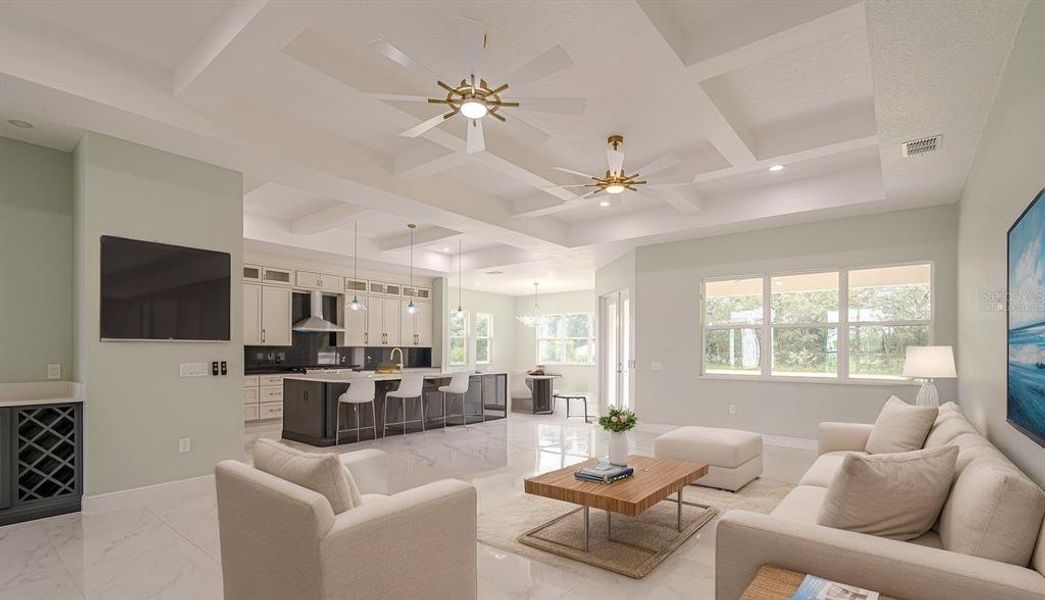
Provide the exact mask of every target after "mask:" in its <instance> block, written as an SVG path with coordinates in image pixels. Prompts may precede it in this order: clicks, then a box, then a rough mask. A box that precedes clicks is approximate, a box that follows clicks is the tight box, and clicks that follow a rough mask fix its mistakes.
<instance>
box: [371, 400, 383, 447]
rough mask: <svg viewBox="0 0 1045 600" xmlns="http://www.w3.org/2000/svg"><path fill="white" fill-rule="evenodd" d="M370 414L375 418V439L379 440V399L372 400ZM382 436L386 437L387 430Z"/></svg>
mask: <svg viewBox="0 0 1045 600" xmlns="http://www.w3.org/2000/svg"><path fill="white" fill-rule="evenodd" d="M370 416H371V417H373V419H374V441H377V400H371V401H370ZM381 437H385V432H383V431H382V432H381Z"/></svg>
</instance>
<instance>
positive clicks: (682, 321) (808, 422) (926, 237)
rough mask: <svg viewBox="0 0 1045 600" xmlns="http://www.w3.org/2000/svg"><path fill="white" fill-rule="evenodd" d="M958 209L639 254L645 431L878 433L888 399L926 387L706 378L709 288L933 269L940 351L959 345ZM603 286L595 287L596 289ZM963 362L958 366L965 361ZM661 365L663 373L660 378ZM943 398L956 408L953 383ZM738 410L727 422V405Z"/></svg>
mask: <svg viewBox="0 0 1045 600" xmlns="http://www.w3.org/2000/svg"><path fill="white" fill-rule="evenodd" d="M957 213H958V211H957V207H956V206H955V205H948V206H939V207H933V208H923V209H917V210H908V211H897V212H890V213H883V214H877V215H869V216H862V217H853V218H846V219H835V220H830V221H821V222H817V223H809V224H804V225H793V226H788V227H777V228H774V229H766V230H762V231H752V232H747V233H738V234H732V235H723V236H718V237H709V238H702V239H696V240H689V241H683V242H674V243H669V244H660V245H655V246H646V247H641V248H638V249H637V250H636V251H635V287H634V289H633V290H632V291H631V294H632V296H631V298H632V302H633V304H634V315H635V321H634V331H635V356H634V358H635V360H636V368H635V370H634V381H635V383H634V386H635V394H634V399H633V406H634V407H635V410H636V411H637V412H638V413H639V417H640V418H642V419H643V420H645V421H646V422H648V423H672V424H678V425H705V426H711V427H728V428H735V429H746V430H750V431H758V432H761V433H765V434H772V435H779V436H786V437H797V438H806V439H813V438H816V436H817V427H818V424H819V423H820V422H822V421H850V422H860V423H873V422H874V420H875V418H876V417H877V415H878V412H879V410H880V409H881V407H882V405H883V404H884V403H885V401H886V400H887V399H888V397H889V395H890V394H896V395H897V396H900V397H901V398H904V399H905V400H907V401H911V402H913V401H914V397H915V395H916V393H917V387H915V386H911V385H870V384H858V383H851V384H843V383H828V382H815V383H814V382H810V383H806V382H790V381H788V382H784V381H750V380H748V381H742V380H725V379H715V378H708V377H702V376H701V375H700V360H701V357H700V352H701V351H700V327H701V315H700V310H699V297H700V282H701V280H702V279H704V278H708V277H729V276H739V275H749V274H757V273H772V272H786V271H800V270H815V269H831V268H837V267H856V266H874V265H888V264H899V263H906V262H914V261H932V262H933V265H934V278H935V281H934V283H935V288H934V291H935V295H936V302H935V343H937V344H943V345H953V344H954V343H955V341H956V339H955V337H956V335H955V322H956V312H957V308H956V298H955V296H956V279H957V266H956V264H955V258H956V252H957V220H958V219H957V216H958V214H957ZM597 280H598V278H597ZM958 354H961V352H960V349H959V352H958ZM654 362H659V363H660V364H661V365H662V369H661V370H653V368H652V363H654ZM939 386H940V395H941V397H942V398H943V399H945V400H953V399H955V395H956V392H955V386H954V384H953V380H951V381H940V382H939ZM730 403H732V404H735V405H736V406H737V412H736V414H734V415H731V414H729V410H728V407H729V404H730Z"/></svg>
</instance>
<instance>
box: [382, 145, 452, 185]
mask: <svg viewBox="0 0 1045 600" xmlns="http://www.w3.org/2000/svg"><path fill="white" fill-rule="evenodd" d="M466 162H468V155H467V154H465V153H464V152H454V151H452V150H447V149H446V148H445V147H443V146H441V145H437V144H423V145H420V146H417V147H416V148H411V149H410V150H407V151H406V152H404V153H402V154H399V155H397V156H396V157H395V158H393V159H392V172H394V173H395V174H396V175H397V176H399V177H427V176H429V175H435V174H436V173H441V172H443V171H445V170H447V169H452V168H454V167H459V166H461V165H463V164H465V163H466Z"/></svg>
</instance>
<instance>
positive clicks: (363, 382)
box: [334, 379, 377, 446]
mask: <svg viewBox="0 0 1045 600" xmlns="http://www.w3.org/2000/svg"><path fill="white" fill-rule="evenodd" d="M376 395H377V386H376V385H375V383H374V380H373V379H357V380H355V381H353V382H352V383H350V384H348V391H346V392H345V393H343V394H341V395H340V396H339V397H338V399H337V417H336V420H335V421H334V427H337V428H338V429H336V430H335V431H334V445H335V446H336V445H337V444H340V443H341V438H340V436H341V432H342V431H352V430H353V429H355V431H356V443H359V430H360V429H373V430H374V438H375V439H376V438H377V408H376V407H375V406H374V396H376ZM368 402H369V403H370V415H371V417H373V419H374V424H373V425H370V426H369V427H361V426H360V423H359V405H360V404H366V403H368ZM342 404H351V405H352V408H353V410H355V414H356V426H355V427H354V428H353V427H349V428H348V429H341V405H342Z"/></svg>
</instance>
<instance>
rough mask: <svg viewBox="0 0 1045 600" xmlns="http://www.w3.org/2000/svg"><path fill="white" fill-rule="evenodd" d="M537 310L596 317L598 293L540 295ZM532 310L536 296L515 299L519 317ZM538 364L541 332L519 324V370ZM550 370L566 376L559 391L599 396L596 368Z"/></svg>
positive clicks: (550, 367) (552, 367)
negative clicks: (593, 315)
mask: <svg viewBox="0 0 1045 600" xmlns="http://www.w3.org/2000/svg"><path fill="white" fill-rule="evenodd" d="M537 306H539V307H540V309H541V313H543V314H546V315H553V314H564V313H580V312H584V313H592V314H595V312H596V308H595V306H596V302H595V291H594V290H585V291H579V292H559V293H555V294H540V295H538V296H537ZM531 310H533V296H516V297H515V314H516V315H524V314H527V313H529V312H530V311H531ZM597 326H598V325H596V327H597ZM536 364H537V332H536V331H535V330H534V329H532V328H530V327H527V326H525V325H523V324H522V323H519V322H518V321H516V322H515V368H516V369H520V370H529V369H532V368H533V367H534V365H536ZM547 368H548V371H549V372H552V373H559V374H561V375H562V379H560V380H557V381H556V382H555V384H554V386H555V389H556V390H557V391H563V392H574V393H578V394H590V395H594V394H595V392H596V383H595V379H596V378H595V365H547ZM592 397H594V396H592Z"/></svg>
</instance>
